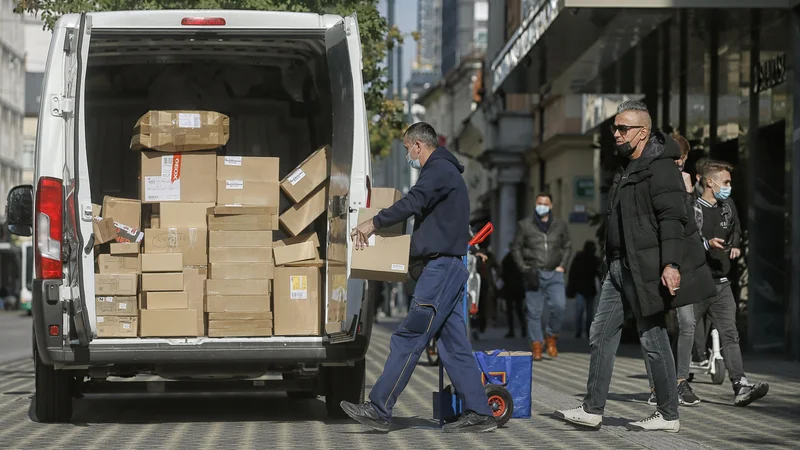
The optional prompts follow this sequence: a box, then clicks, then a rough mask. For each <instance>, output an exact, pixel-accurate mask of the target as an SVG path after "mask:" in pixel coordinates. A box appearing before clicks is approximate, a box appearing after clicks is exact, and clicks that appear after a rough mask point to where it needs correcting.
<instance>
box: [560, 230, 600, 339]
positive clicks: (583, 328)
mask: <svg viewBox="0 0 800 450" xmlns="http://www.w3.org/2000/svg"><path fill="white" fill-rule="evenodd" d="M601 264H602V263H601V261H600V258H598V257H597V245H596V244H595V243H594V242H592V241H586V243H585V244H584V245H583V250H581V251H579V252H578V253H577V254H575V259H573V260H572V264H571V265H570V266H569V280H568V281H567V297H569V298H574V299H575V337H576V338H580V337H581V335H582V334H583V333H584V332H585V333H586V336H589V326H590V325H591V324H592V320H593V319H594V300H595V297H597V277H598V275H599V274H600V265H601Z"/></svg>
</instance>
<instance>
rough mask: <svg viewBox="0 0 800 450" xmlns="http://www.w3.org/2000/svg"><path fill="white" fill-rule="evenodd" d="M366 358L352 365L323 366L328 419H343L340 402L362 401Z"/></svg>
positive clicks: (364, 386)
mask: <svg viewBox="0 0 800 450" xmlns="http://www.w3.org/2000/svg"><path fill="white" fill-rule="evenodd" d="M366 371H367V363H366V360H364V359H361V360H359V361H356V363H355V365H354V366H353V367H326V368H325V409H326V410H327V412H328V418H329V419H344V418H347V414H345V412H344V411H342V407H341V405H340V403H341V402H343V401H345V402H350V403H362V402H363V401H364V391H365V389H366V384H365V382H366Z"/></svg>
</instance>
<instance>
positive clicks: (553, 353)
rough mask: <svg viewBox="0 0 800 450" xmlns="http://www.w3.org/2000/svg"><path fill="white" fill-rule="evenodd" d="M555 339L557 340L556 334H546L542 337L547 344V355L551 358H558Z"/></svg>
mask: <svg viewBox="0 0 800 450" xmlns="http://www.w3.org/2000/svg"><path fill="white" fill-rule="evenodd" d="M556 340H558V335H557V334H556V335H553V336H547V337H546V338H544V342H545V344H546V345H547V355H548V356H550V357H551V358H558V349H557V348H556Z"/></svg>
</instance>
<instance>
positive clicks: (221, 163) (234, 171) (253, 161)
mask: <svg viewBox="0 0 800 450" xmlns="http://www.w3.org/2000/svg"><path fill="white" fill-rule="evenodd" d="M279 172H280V159H279V158H271V157H263V156H217V180H219V181H225V180H250V181H271V182H275V183H277V182H278V181H279V175H278V174H279Z"/></svg>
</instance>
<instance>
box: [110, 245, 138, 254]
mask: <svg viewBox="0 0 800 450" xmlns="http://www.w3.org/2000/svg"><path fill="white" fill-rule="evenodd" d="M109 247H110V249H111V254H112V255H138V254H139V249H140V247H141V244H140V243H138V242H112V243H111V245H110V246H109Z"/></svg>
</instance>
